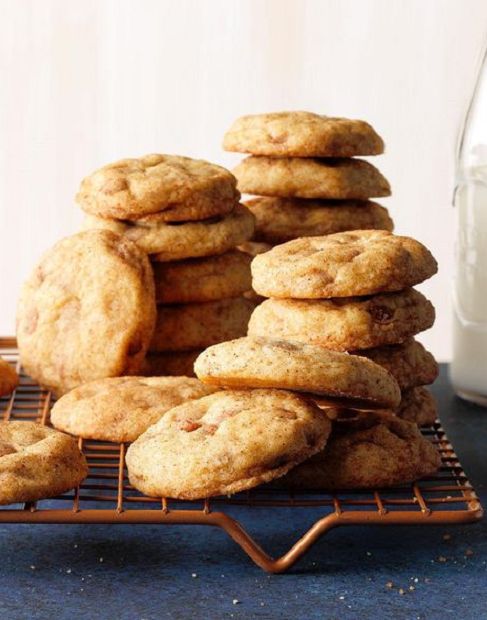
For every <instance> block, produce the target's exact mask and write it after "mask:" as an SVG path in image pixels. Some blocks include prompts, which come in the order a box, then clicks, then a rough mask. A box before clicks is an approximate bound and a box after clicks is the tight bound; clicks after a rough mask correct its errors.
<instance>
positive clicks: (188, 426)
mask: <svg viewBox="0 0 487 620" xmlns="http://www.w3.org/2000/svg"><path fill="white" fill-rule="evenodd" d="M201 427H202V424H198V422H193V421H192V420H185V421H184V422H183V423H182V424H181V426H180V427H179V428H180V429H181V430H182V431H185V432H186V433H192V432H193V431H197V430H198V429H199V428H201Z"/></svg>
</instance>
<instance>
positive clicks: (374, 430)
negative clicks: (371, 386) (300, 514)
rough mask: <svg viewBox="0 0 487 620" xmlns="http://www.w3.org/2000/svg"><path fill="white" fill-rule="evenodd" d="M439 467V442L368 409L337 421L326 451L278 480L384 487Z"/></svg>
mask: <svg viewBox="0 0 487 620" xmlns="http://www.w3.org/2000/svg"><path fill="white" fill-rule="evenodd" d="M440 465H441V459H440V455H439V453H438V451H437V450H436V448H435V446H434V445H433V444H432V443H431V442H430V441H428V439H426V438H425V437H423V436H422V435H421V433H420V432H419V430H418V428H417V426H416V425H415V424H412V423H411V422H406V421H405V420H401V419H399V418H397V417H396V416H393V415H391V414H389V415H387V414H379V413H368V414H361V415H360V416H358V417H356V418H352V419H350V420H346V419H345V420H341V421H337V422H335V423H334V425H333V430H332V433H331V436H330V439H329V440H328V442H327V445H326V448H325V450H322V451H321V452H319V453H318V454H316V455H315V456H314V457H312V458H311V459H309V460H308V461H306V462H305V463H303V464H302V465H299V466H298V467H296V468H295V469H293V470H292V471H291V472H290V473H289V474H288V475H287V476H286V477H285V478H283V479H282V480H280V481H279V483H280V484H282V485H285V486H288V487H292V488H295V489H310V490H313V489H320V490H321V489H324V490H337V489H344V490H346V489H371V488H383V487H391V486H397V485H402V484H407V483H411V482H413V481H414V480H418V479H419V478H424V477H425V476H431V475H433V474H434V473H435V472H436V471H437V470H438V468H439V467H440Z"/></svg>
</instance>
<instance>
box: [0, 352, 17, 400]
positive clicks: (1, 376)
mask: <svg viewBox="0 0 487 620" xmlns="http://www.w3.org/2000/svg"><path fill="white" fill-rule="evenodd" d="M18 384H19V375H18V374H17V373H16V372H15V368H14V367H13V366H12V365H11V364H9V363H8V362H7V361H5V360H4V359H2V358H1V357H0V396H5V395H6V394H11V393H12V392H13V391H14V390H15V388H16V387H17V386H18Z"/></svg>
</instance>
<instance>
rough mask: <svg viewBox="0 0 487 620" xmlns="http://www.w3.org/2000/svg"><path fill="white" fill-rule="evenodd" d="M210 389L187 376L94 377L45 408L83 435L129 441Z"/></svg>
mask: <svg viewBox="0 0 487 620" xmlns="http://www.w3.org/2000/svg"><path fill="white" fill-rule="evenodd" d="M214 391H215V389H214V388H211V387H209V386H207V385H204V384H203V383H201V382H200V381H198V379H190V378H188V377H111V378H108V379H99V380H98V381H90V382H89V383H85V384H84V385H80V386H79V387H77V388H75V389H74V390H71V392H69V393H68V394H66V395H65V396H63V397H62V398H60V399H59V400H58V401H57V402H56V404H55V405H54V407H53V408H52V410H51V423H52V425H53V426H55V427H56V428H57V429H59V430H61V431H65V432H67V433H70V434H71V435H76V436H77V437H83V438H85V439H97V440H102V441H114V442H117V443H122V442H128V441H134V440H135V439H137V437H138V436H139V435H141V434H142V433H143V432H144V431H146V430H147V429H148V428H149V426H151V425H152V424H155V423H156V422H158V421H159V420H160V419H161V418H162V417H163V415H164V414H165V413H166V412H167V411H169V409H172V408H173V407H176V406H177V405H180V404H182V403H184V402H187V401H190V400H194V399H197V398H201V397H202V396H207V395H208V394H211V393H212V392H214Z"/></svg>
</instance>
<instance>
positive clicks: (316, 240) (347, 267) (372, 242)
mask: <svg viewBox="0 0 487 620" xmlns="http://www.w3.org/2000/svg"><path fill="white" fill-rule="evenodd" d="M437 270H438V265H437V263H436V260H435V259H434V258H433V256H432V255H431V253H430V251H429V250H428V249H427V248H426V247H425V246H424V245H422V244H421V243H419V241H416V240H415V239H411V238H410V237H400V236H398V235H393V234H391V233H390V232H388V231H385V230H355V231H350V232H341V233H336V234H334V235H326V236H322V237H306V238H302V239H294V240H293V241H288V242H287V243H284V244H282V245H279V246H277V247H274V248H273V249H272V250H270V251H269V252H266V253H265V254H261V255H260V256H256V257H255V258H254V260H253V261H252V286H253V288H254V290H255V291H257V293H259V294H260V295H264V296H266V297H278V298H294V299H328V298H333V297H353V296H362V295H373V294H375V293H389V292H394V291H402V290H403V289H405V288H408V287H410V286H414V285H415V284H419V283H420V282H423V280H426V279H427V278H430V277H431V276H432V275H434V274H435V273H436V272H437Z"/></svg>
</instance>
